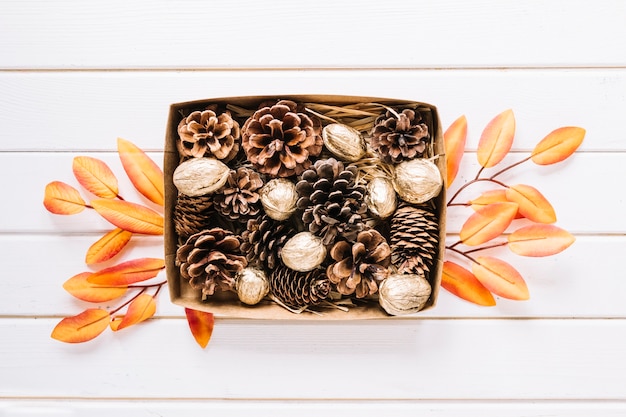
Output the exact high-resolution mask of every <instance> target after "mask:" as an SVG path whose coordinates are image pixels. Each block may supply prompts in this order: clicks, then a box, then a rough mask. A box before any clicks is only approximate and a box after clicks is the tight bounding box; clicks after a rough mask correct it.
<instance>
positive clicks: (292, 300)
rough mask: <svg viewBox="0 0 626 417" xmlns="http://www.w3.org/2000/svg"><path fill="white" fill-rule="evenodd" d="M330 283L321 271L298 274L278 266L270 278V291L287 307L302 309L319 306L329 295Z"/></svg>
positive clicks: (314, 270) (315, 270)
mask: <svg viewBox="0 0 626 417" xmlns="http://www.w3.org/2000/svg"><path fill="white" fill-rule="evenodd" d="M330 289H331V285H330V281H329V280H328V277H327V276H326V274H325V273H324V270H323V269H319V268H318V269H313V270H312V271H308V272H298V271H294V270H292V269H289V268H287V267H285V266H279V267H278V268H276V269H274V270H273V271H272V275H271V276H270V291H271V293H272V295H273V296H274V297H276V299H278V300H279V301H281V302H282V303H284V304H285V305H286V306H287V307H290V308H294V309H302V308H306V307H310V306H315V305H318V304H321V303H322V301H324V300H325V299H326V298H328V296H329V295H330Z"/></svg>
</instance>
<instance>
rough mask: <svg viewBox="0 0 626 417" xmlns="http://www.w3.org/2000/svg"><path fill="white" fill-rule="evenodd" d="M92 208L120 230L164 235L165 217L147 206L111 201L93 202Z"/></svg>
mask: <svg viewBox="0 0 626 417" xmlns="http://www.w3.org/2000/svg"><path fill="white" fill-rule="evenodd" d="M91 206H92V207H93V208H94V209H96V211H97V212H98V213H99V214H100V215H101V216H102V217H104V218H105V219H107V220H108V221H109V222H111V223H112V224H113V225H114V226H117V227H119V228H120V229H124V230H128V231H129V232H133V233H142V234H145V235H162V234H163V216H161V215H160V214H159V213H157V212H156V211H154V210H152V209H150V208H148V207H146V206H142V205H140V204H135V203H130V202H128V201H120V200H109V199H97V200H93V201H92V202H91Z"/></svg>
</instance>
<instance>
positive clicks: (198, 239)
mask: <svg viewBox="0 0 626 417" xmlns="http://www.w3.org/2000/svg"><path fill="white" fill-rule="evenodd" d="M239 245H240V243H239V239H238V238H237V237H236V236H234V235H233V234H232V232H230V231H228V230H224V229H221V228H219V227H216V228H213V229H208V230H203V231H202V232H200V233H196V234H195V235H192V236H191V237H189V239H187V242H186V243H185V244H184V245H182V246H180V247H179V248H178V250H177V251H176V263H177V264H178V265H179V266H180V275H181V276H182V277H183V278H185V279H187V280H189V284H190V285H191V287H192V288H194V289H201V290H202V293H203V294H206V295H213V294H214V293H215V289H216V287H219V289H220V290H222V291H228V290H233V289H234V287H235V277H236V276H237V274H238V273H239V272H241V271H242V270H243V269H244V268H245V267H246V266H247V262H246V258H245V256H242V255H241V254H240V252H239Z"/></svg>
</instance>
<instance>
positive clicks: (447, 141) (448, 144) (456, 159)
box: [443, 116, 467, 187]
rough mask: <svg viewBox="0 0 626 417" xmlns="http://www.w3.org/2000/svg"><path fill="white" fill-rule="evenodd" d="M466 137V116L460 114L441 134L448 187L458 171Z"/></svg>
mask: <svg viewBox="0 0 626 417" xmlns="http://www.w3.org/2000/svg"><path fill="white" fill-rule="evenodd" d="M466 138H467V118H466V117H465V116H461V117H459V118H458V119H456V120H455V121H454V122H453V123H452V124H451V125H450V127H449V128H448V130H446V133H444V134H443V141H444V145H445V149H446V165H447V172H448V178H447V181H446V187H449V186H450V184H452V182H454V179H455V178H456V174H457V173H458V172H459V165H461V158H462V157H463V152H464V151H465V140H466Z"/></svg>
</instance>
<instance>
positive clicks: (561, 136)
mask: <svg viewBox="0 0 626 417" xmlns="http://www.w3.org/2000/svg"><path fill="white" fill-rule="evenodd" d="M584 138H585V129H583V128H581V127H561V128H559V129H556V130H554V131H552V132H550V133H549V134H548V136H546V137H545V138H543V139H542V140H541V141H540V142H539V143H538V144H537V146H535V149H533V153H532V154H531V159H532V160H533V162H534V163H536V164H537V165H550V164H555V163H557V162H561V161H562V160H564V159H567V158H568V157H569V156H570V155H572V154H573V153H574V152H575V151H576V149H578V147H579V146H580V144H581V143H583V139H584Z"/></svg>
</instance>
